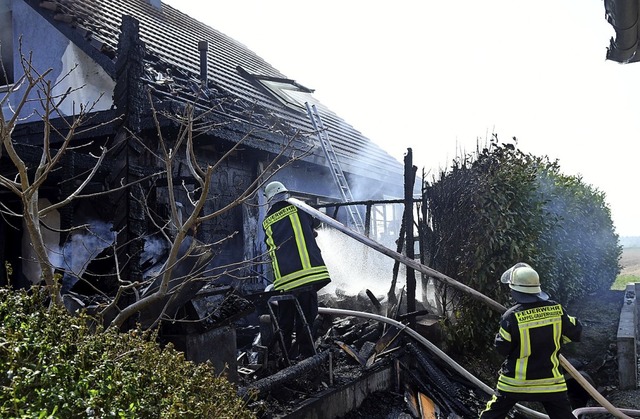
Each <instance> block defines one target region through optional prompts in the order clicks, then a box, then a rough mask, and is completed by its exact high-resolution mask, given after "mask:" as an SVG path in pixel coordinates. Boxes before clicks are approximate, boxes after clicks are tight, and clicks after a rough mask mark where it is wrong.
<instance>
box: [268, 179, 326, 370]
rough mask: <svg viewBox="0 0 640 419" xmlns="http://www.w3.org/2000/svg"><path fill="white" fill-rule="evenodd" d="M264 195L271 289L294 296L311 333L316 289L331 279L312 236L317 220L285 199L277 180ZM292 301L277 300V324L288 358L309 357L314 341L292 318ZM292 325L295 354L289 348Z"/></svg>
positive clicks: (284, 193)
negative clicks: (296, 349)
mask: <svg viewBox="0 0 640 419" xmlns="http://www.w3.org/2000/svg"><path fill="white" fill-rule="evenodd" d="M265 197H266V199H267V202H268V204H269V209H268V210H267V214H266V216H265V219H264V221H263V222H262V227H263V228H264V232H265V241H266V244H267V250H268V252H269V257H270V258H271V266H272V268H273V278H274V282H273V288H274V289H275V290H277V291H283V292H290V293H292V294H294V295H295V296H296V298H297V300H298V303H299V304H300V307H301V308H302V312H303V313H304V317H305V319H306V322H307V324H308V325H309V327H310V328H311V332H312V335H313V332H314V330H313V323H314V321H315V318H316V316H317V315H318V294H317V291H318V290H319V289H320V288H322V287H324V286H325V285H327V284H328V283H329V282H330V281H331V279H330V277H329V271H328V270H327V267H326V266H325V263H324V260H323V259H322V254H321V252H320V247H318V244H317V243H316V239H315V237H316V236H317V233H316V231H315V229H316V228H318V227H319V226H320V222H319V221H318V220H316V219H315V218H313V217H311V216H310V215H309V214H307V213H306V212H304V211H298V209H297V208H296V207H295V206H293V205H291V204H289V203H288V202H287V201H286V198H288V197H289V191H288V190H287V188H286V187H285V186H284V185H283V184H282V183H281V182H277V181H275V182H271V183H269V184H268V185H267V186H266V187H265ZM294 304H295V303H294V302H293V301H279V302H278V323H279V325H280V328H281V329H282V334H283V338H284V341H285V342H284V343H285V347H286V349H287V352H288V355H289V357H290V358H295V357H296V355H299V356H300V357H309V356H311V355H313V354H314V353H315V351H314V348H313V345H314V343H313V342H309V341H308V340H309V339H308V338H307V336H308V335H307V334H306V333H305V332H304V325H303V324H301V322H300V321H299V320H297V319H296V313H297V311H296V308H295V305H294ZM294 327H295V330H296V341H297V344H298V350H299V353H298V354H296V353H295V351H292V350H291V346H292V334H293V330H294Z"/></svg>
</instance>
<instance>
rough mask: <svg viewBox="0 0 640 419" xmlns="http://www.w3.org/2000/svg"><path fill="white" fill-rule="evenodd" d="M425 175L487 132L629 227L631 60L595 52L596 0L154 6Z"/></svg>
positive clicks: (631, 232)
mask: <svg viewBox="0 0 640 419" xmlns="http://www.w3.org/2000/svg"><path fill="white" fill-rule="evenodd" d="M166 2H167V3H168V4H170V5H172V6H173V7H175V8H177V9H179V10H181V11H182V12H184V13H186V14H188V15H190V16H193V17H195V18H197V19H198V20H200V21H202V22H204V23H206V24H208V25H210V26H212V27H214V28H216V29H218V30H219V31H221V32H223V33H225V34H226V35H228V36H230V37H232V38H234V39H236V40H237V41H239V42H241V43H243V44H244V45H246V46H247V47H248V48H249V49H251V50H253V51H254V52H256V53H257V54H258V55H260V56H261V57H262V58H264V59H265V60H266V61H268V62H269V63H270V64H271V65H273V66H274V67H275V68H277V69H278V70H280V71H281V72H282V73H284V74H285V75H286V76H287V77H289V78H291V79H294V80H296V81H297V82H298V83H300V84H302V85H304V86H307V87H309V88H312V89H315V94H314V95H315V97H316V98H318V99H319V100H320V101H321V102H322V103H323V104H325V105H326V106H328V107H329V108H331V109H332V110H333V111H334V112H336V113H337V114H338V115H340V116H341V117H342V118H343V119H344V120H345V121H347V122H348V123H350V124H351V125H353V126H354V127H355V128H356V129H358V130H359V131H361V132H362V133H363V134H364V135H366V136H367V137H369V138H370V139H371V140H372V141H374V142H375V143H377V144H378V145H380V146H381V147H382V148H384V149H385V150H387V151H388V152H389V153H390V154H391V155H392V156H394V157H396V158H397V159H398V160H399V161H402V159H403V156H404V154H405V153H406V151H407V148H411V149H412V150H413V156H414V164H416V165H417V166H418V167H419V169H422V168H424V169H425V170H427V171H428V172H431V173H436V174H437V172H438V170H439V169H440V168H442V167H446V166H448V165H449V164H450V162H451V160H452V159H453V158H454V157H456V156H457V155H460V153H461V152H466V153H469V152H473V151H474V150H475V149H476V145H477V144H480V146H483V145H484V144H485V142H486V139H487V138H488V137H490V136H491V133H492V132H495V133H497V134H498V137H499V138H500V139H502V140H507V139H510V138H511V137H514V136H515V137H517V138H518V147H519V148H520V149H521V150H523V151H524V152H526V153H532V154H535V155H538V156H545V155H546V156H548V157H549V158H550V159H552V160H556V159H557V160H558V161H559V163H560V167H561V170H562V172H563V173H564V174H567V175H576V176H581V177H582V179H583V180H584V182H586V183H588V184H590V185H592V186H593V187H595V188H597V189H598V190H600V191H602V192H604V193H605V194H606V200H607V202H608V204H609V206H610V208H611V211H612V218H613V222H614V224H615V226H616V232H617V233H618V234H619V235H620V236H640V217H639V216H638V213H639V209H640V199H639V196H640V193H639V192H638V178H639V177H640V142H639V141H638V135H639V129H640V127H639V126H638V123H637V121H638V118H639V115H640V104H639V103H638V98H640V63H637V64H627V65H621V64H618V63H615V62H612V61H606V60H605V55H606V49H607V47H608V45H609V39H610V38H611V37H612V36H613V35H614V32H613V28H612V27H611V26H610V25H609V24H608V23H607V21H606V19H605V10H604V4H603V1H602V0H536V1H522V0H484V1H478V0H457V1H434V0H396V1H394V2H390V1H379V0H323V1H315V2H311V1H304V0H269V1H265V0H233V1H224V2H218V1H215V2H204V1H201V0H169V1H166Z"/></svg>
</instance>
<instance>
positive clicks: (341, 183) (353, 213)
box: [304, 102, 364, 233]
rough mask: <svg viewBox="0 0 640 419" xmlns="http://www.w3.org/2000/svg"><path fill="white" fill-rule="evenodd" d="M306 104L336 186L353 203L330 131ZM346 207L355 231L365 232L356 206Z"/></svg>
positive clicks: (316, 113)
mask: <svg viewBox="0 0 640 419" xmlns="http://www.w3.org/2000/svg"><path fill="white" fill-rule="evenodd" d="M304 104H305V106H306V107H307V113H308V114H309V119H311V123H312V124H313V129H314V131H315V132H316V135H317V136H318V140H319V141H320V144H321V145H322V150H324V155H325V157H326V158H327V161H328V162H329V168H330V169H331V174H332V175H333V180H335V182H336V185H338V189H339V190H340V195H341V196H342V201H343V202H353V195H352V194H351V189H350V188H349V184H348V183H347V178H346V177H345V175H344V172H343V171H342V167H341V166H340V162H339V161H338V156H337V155H336V152H335V150H334V149H333V146H332V145H331V141H330V140H329V134H328V131H327V129H326V128H325V126H324V124H323V123H322V119H320V115H319V114H318V110H317V109H316V105H309V102H305V103H304ZM346 207H347V210H348V211H349V216H350V217H351V221H352V222H353V225H354V226H355V229H356V230H357V231H358V232H359V233H362V232H364V221H362V216H361V215H360V212H359V211H358V209H357V208H356V207H355V206H354V205H347V206H346Z"/></svg>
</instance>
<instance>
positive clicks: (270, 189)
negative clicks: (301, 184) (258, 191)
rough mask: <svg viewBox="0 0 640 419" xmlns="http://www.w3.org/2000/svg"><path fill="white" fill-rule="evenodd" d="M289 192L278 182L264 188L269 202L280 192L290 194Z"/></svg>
mask: <svg viewBox="0 0 640 419" xmlns="http://www.w3.org/2000/svg"><path fill="white" fill-rule="evenodd" d="M288 191H289V190H288V189H287V188H285V186H284V185H283V184H282V183H280V182H278V181H275V182H271V183H269V184H268V185H267V186H266V187H265V188H264V196H265V197H266V198H267V201H270V200H271V198H273V197H274V196H275V195H276V194H279V193H280V192H288Z"/></svg>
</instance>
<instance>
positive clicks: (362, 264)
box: [317, 228, 405, 296]
mask: <svg viewBox="0 0 640 419" xmlns="http://www.w3.org/2000/svg"><path fill="white" fill-rule="evenodd" d="M317 241H318V245H319V246H320V248H321V249H322V257H323V259H324V261H325V263H326V265H327V268H328V269H329V274H330V275H331V283H330V284H329V285H327V286H326V287H324V288H322V290H321V292H322V293H325V292H326V293H335V292H336V289H340V290H342V291H343V292H345V293H346V294H347V295H357V294H358V293H359V292H360V291H362V290H365V289H369V290H370V291H371V292H373V294H374V295H376V296H379V295H385V296H386V295H387V293H388V292H389V288H390V287H391V280H392V275H393V264H394V260H393V259H391V258H390V257H388V256H385V255H383V254H382V253H380V252H377V251H375V250H374V249H371V248H370V247H368V246H365V245H364V244H361V243H360V242H358V241H356V240H355V239H353V238H351V237H348V236H346V235H344V234H343V233H341V232H339V231H337V230H334V229H329V228H323V229H320V230H318V237H317ZM402 267H403V265H401V270H400V273H399V274H398V283H397V285H396V289H399V288H402V287H403V286H404V284H405V276H404V273H403V272H404V269H402Z"/></svg>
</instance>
